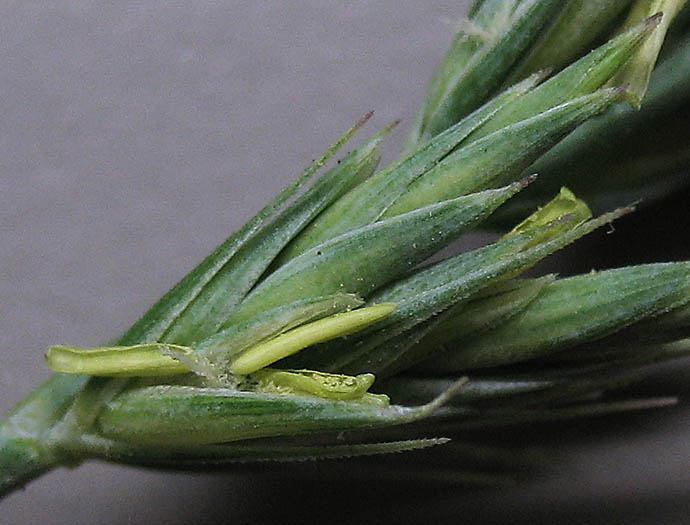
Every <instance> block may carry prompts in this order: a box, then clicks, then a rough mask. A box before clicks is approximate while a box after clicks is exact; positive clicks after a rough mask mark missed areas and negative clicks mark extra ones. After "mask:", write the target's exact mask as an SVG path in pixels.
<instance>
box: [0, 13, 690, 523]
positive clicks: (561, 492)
mask: <svg viewBox="0 0 690 525" xmlns="http://www.w3.org/2000/svg"><path fill="white" fill-rule="evenodd" d="M465 4H466V2H463V1H450V0H446V1H443V0H439V1H433V2H400V1H392V0H387V1H378V2H376V1H363V0H359V1H348V2H327V1H316V0H309V1H307V0H304V1H288V0H283V1H278V0H274V1H220V0H196V1H194V2H185V1H174V0H173V1H171V0H167V1H161V0H148V1H139V2H137V1H125V0H120V1H106V0H81V1H80V0H54V1H50V2H46V1H38V0H15V1H11V0H10V1H5V2H4V3H3V5H2V7H0V190H1V192H0V270H1V278H0V348H1V350H2V353H3V354H2V366H1V367H0V381H1V389H2V390H1V391H2V395H1V396H0V409H1V410H2V412H5V411H6V410H8V409H9V408H10V407H11V406H13V405H14V403H16V402H17V401H19V400H20V399H21V398H22V397H23V396H24V395H25V394H27V393H28V392H29V391H30V390H31V389H32V388H33V387H34V386H36V385H37V384H38V383H39V382H40V381H41V380H43V379H45V378H47V377H48V376H49V371H48V370H47V368H46V367H45V365H44V362H43V352H44V351H45V349H46V348H47V347H48V346H49V345H50V344H55V343H64V344H72V345H83V346H88V345H97V344H99V343H102V342H104V341H106V340H108V339H110V338H112V337H114V336H116V335H118V334H119V333H120V332H122V331H123V330H124V329H125V328H126V327H127V326H128V325H129V324H130V323H132V322H133V321H134V320H135V319H136V318H137V317H138V316H139V315H140V314H141V313H143V312H144V310H145V309H146V308H147V307H148V306H149V305H150V304H151V303H152V302H153V301H154V300H155V299H156V298H158V297H159V296H160V295H161V294H162V293H163V292H165V291H166V290H167V289H168V288H169V287H170V286H171V285H172V284H174V283H175V281H176V280H177V279H179V278H180V277H181V276H182V275H184V273H185V272H186V271H188V270H189V269H190V268H192V267H193V266H194V265H195V264H196V263H197V262H198V261H199V260H200V259H201V258H202V257H203V256H204V255H205V254H206V253H208V252H209V251H210V250H211V249H212V248H214V247H215V246H216V245H217V244H218V243H219V242H220V241H221V240H222V239H223V238H224V237H225V236H227V235H228V234H229V233H230V232H231V231H232V230H233V229H235V228H237V227H238V226H239V225H241V223H242V222H243V221H244V220H246V219H247V218H248V217H249V216H250V215H251V214H252V213H253V212H255V211H256V210H257V209H258V208H259V207H260V206H261V205H262V204H263V203H265V202H266V201H267V199H268V198H269V197H271V196H272V195H274V194H275V193H276V192H277V191H278V190H279V189H280V188H281V187H282V186H284V185H285V184H286V183H287V182H288V181H290V180H291V179H292V178H293V177H294V176H295V174H296V173H298V172H299V171H300V169H301V168H302V167H304V166H305V165H306V164H307V163H308V162H309V160H311V159H312V158H313V157H315V156H316V155H317V154H319V153H320V151H321V150H322V149H323V148H324V147H325V146H326V145H327V144H328V143H329V142H330V141H331V140H333V139H334V138H335V137H336V136H337V135H338V134H339V133H340V132H341V131H342V130H343V129H345V128H346V127H347V126H348V125H349V124H350V123H352V122H353V121H354V120H355V119H357V118H358V117H359V116H360V115H362V114H363V113H365V112H366V111H368V110H369V109H374V110H376V115H375V118H374V121H373V125H370V126H369V128H368V129H369V130H373V129H375V128H377V127H381V126H383V125H386V124H388V123H390V122H391V121H393V120H395V119H398V118H402V119H403V125H402V126H400V129H399V130H396V131H395V132H394V133H393V135H392V140H391V144H393V146H395V145H398V146H399V145H400V143H401V141H402V138H403V136H404V130H405V129H406V127H407V126H406V125H407V124H409V122H410V120H411V117H412V115H413V113H414V111H415V108H416V107H417V105H418V104H419V103H420V101H421V96H422V93H423V90H424V87H425V84H426V82H427V79H428V78H429V75H430V74H431V72H432V70H433V68H434V66H435V64H436V63H437V62H438V60H439V59H440V57H441V56H442V54H443V52H444V50H445V48H446V46H447V45H448V43H449V42H450V39H451V36H452V33H453V23H454V21H455V20H457V18H458V16H459V15H460V14H461V13H462V12H463V10H464V9H465ZM390 151H394V150H393V148H391V150H390ZM602 240H605V239H602ZM591 249H592V248H591V246H590V251H591ZM687 376H688V370H687V367H686V369H685V375H684V376H683V375H681V374H676V375H671V376H669V377H670V379H669V381H676V382H678V383H681V382H682V381H684V379H683V378H687ZM664 377H666V376H664ZM621 421H622V422H623V424H619V425H617V426H616V427H615V428H616V432H610V431H606V430H604V429H602V428H601V426H598V427H597V426H596V425H595V426H594V427H588V423H582V424H580V425H579V426H572V425H564V426H563V432H564V433H565V434H568V435H570V437H572V435H573V434H574V435H575V436H576V437H578V438H582V439H583V440H586V438H587V437H588V433H589V432H590V431H589V430H588V428H594V429H593V430H592V432H593V433H595V435H594V436H593V438H592V440H591V442H590V443H589V444H587V445H582V446H578V445H577V444H576V443H574V442H573V441H578V439H574V440H573V439H571V440H568V439H567V438H568V436H567V435H566V436H561V437H559V436H558V434H557V433H556V437H555V438H553V439H552V440H551V441H550V442H551V444H552V446H553V447H554V448H555V449H557V450H559V446H560V445H559V444H560V443H563V446H562V447H560V450H559V452H562V453H564V452H565V450H566V448H568V449H569V450H568V454H564V456H563V457H564V458H565V459H563V460H562V462H561V463H559V464H557V465H556V466H555V467H551V469H550V470H548V471H547V473H546V474H545V475H544V476H542V477H540V478H538V479H537V480H535V481H534V482H532V483H528V484H526V485H523V486H521V487H516V488H513V489H508V490H505V489H502V490H500V491H492V490H487V491H471V492H469V493H463V492H462V491H460V490H458V489H451V490H448V489H443V490H439V491H434V492H431V493H425V492H424V491H422V490H421V488H420V487H418V486H415V484H414V483H407V484H386V483H385V482H384V481H382V480H377V478H376V477H372V478H371V480H367V478H366V476H362V477H360V479H361V481H359V482H356V483H355V482H351V483H343V484H342V485H341V484H339V483H338V482H337V481H336V482H328V481H324V480H323V479H322V476H321V474H324V476H323V478H326V476H325V474H326V473H327V471H328V470H329V468H330V467H329V464H328V463H321V464H319V465H317V466H316V467H314V468H313V469H312V471H311V474H310V476H311V478H310V479H308V480H303V479H301V478H297V479H295V480H294V481H292V480H290V479H289V476H288V482H285V481H284V478H274V477H273V476H272V475H270V474H264V475H261V474H256V473H251V472H250V473H247V472H244V471H243V472H242V473H238V474H229V475H228V474H223V475H220V474H173V473H159V472H151V471H145V470H138V469H134V468H125V467H120V466H112V465H104V464H99V463H88V464H86V465H83V466H81V467H79V468H77V469H75V470H73V471H68V470H66V469H60V470H57V471H55V472H52V473H50V474H48V475H46V476H44V477H43V478H41V479H40V480H38V481H35V482H33V483H31V484H30V485H29V486H28V487H27V488H26V490H24V491H21V492H18V493H15V494H13V495H12V496H10V497H9V498H7V499H6V500H5V501H4V502H3V503H2V504H0V522H3V523H45V524H52V523H74V524H82V523H83V524H86V523H115V524H119V523H144V522H149V523H159V522H161V523H162V522H166V523H178V522H179V523H186V522H196V521H204V520H215V521H219V520H223V519H227V520H230V521H232V522H235V523H242V522H247V521H249V520H252V521H256V522H260V521H262V520H269V519H271V518H273V519H276V520H278V519H280V517H281V515H282V516H283V520H285V519H287V521H291V520H292V519H295V518H296V517H297V516H300V515H305V516H307V515H311V516H312V517H317V518H323V519H328V520H329V521H336V522H338V521H339V518H337V516H343V517H347V518H348V521H351V522H352V521H357V520H362V519H365V518H363V516H368V517H369V518H372V519H373V518H376V519H378V520H379V521H386V520H387V519H397V520H402V521H405V519H404V518H408V519H415V520H417V522H427V521H430V520H431V519H441V520H442V521H445V520H450V519H451V518H452V519H453V520H462V521H467V522H472V521H478V520H480V519H481V520H482V521H484V522H501V521H504V520H510V521H513V522H520V523H522V522H525V523H527V522H535V521H536V522H539V521H546V520H547V519H549V520H550V519H554V520H555V519H558V520H559V521H564V522H569V521H571V520H572V522H579V521H581V520H584V519H590V520H591V521H590V522H600V523H606V522H612V521H620V520H623V521H628V522H630V521H636V520H643V519H644V518H646V519H648V520H650V522H654V521H655V520H656V518H658V517H661V518H663V519H662V522H667V523H676V522H677V523H681V522H682V521H683V519H684V518H685V517H687V516H688V512H689V511H690V503H689V502H690V498H688V496H690V489H689V488H688V487H689V486H690V473H689V470H688V466H689V463H690V462H689V461H688V446H687V442H688V436H689V434H688V430H687V428H686V427H687V423H688V409H687V405H685V406H684V407H681V408H678V409H671V410H670V411H667V413H666V414H665V415H664V416H663V417H660V416H651V415H649V416H648V415H638V416H629V417H626V418H623V419H622V420H621ZM652 427H655V428H656V429H657V432H655V433H649V432H644V431H643V430H646V431H649V430H650V429H652ZM597 433H598V434H597ZM566 445H567V446H566ZM399 460H400V461H413V459H409V460H408V459H406V458H404V457H401V458H399ZM356 465H359V463H358V464H355V466H353V467H352V468H353V469H355V470H356V469H357V468H359V467H357V466H356ZM394 503H395V505H396V506H395V507H394ZM659 513H660V514H659ZM657 522H658V521H657Z"/></svg>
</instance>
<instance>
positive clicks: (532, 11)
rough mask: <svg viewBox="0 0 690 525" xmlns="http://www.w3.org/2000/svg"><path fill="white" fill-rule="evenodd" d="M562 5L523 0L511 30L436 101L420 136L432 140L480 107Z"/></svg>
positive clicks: (477, 57) (479, 55) (475, 59)
mask: <svg viewBox="0 0 690 525" xmlns="http://www.w3.org/2000/svg"><path fill="white" fill-rule="evenodd" d="M561 6H562V2H559V1H556V0H526V1H524V2H522V3H521V4H520V5H519V6H518V7H517V9H516V10H515V12H514V13H513V15H512V16H511V24H510V27H509V28H507V30H506V31H505V32H504V33H503V34H502V35H501V37H500V38H498V39H497V40H496V41H495V42H494V43H493V45H491V46H484V47H482V48H481V49H480V50H479V51H478V52H477V53H476V54H475V55H474V56H473V57H472V59H471V60H470V61H469V62H468V64H467V66H466V67H465V68H463V69H462V71H461V72H460V74H459V75H458V77H457V78H456V79H454V81H453V82H451V83H449V85H448V86H447V88H446V91H445V92H444V93H443V95H442V96H441V97H440V98H439V100H438V103H437V105H436V107H434V108H433V112H432V113H431V116H430V117H429V118H428V126H427V128H426V129H425V130H424V131H423V133H422V135H421V136H422V137H423V138H424V137H432V136H434V135H436V134H437V133H440V132H442V131H443V130H445V129H447V128H448V127H450V126H452V125H453V124H455V123H456V122H457V121H458V120H460V119H461V118H462V117H464V116H465V115H467V114H468V113H470V112H471V111H472V110H473V109H474V108H476V107H477V106H479V105H480V104H481V103H482V102H483V101H484V100H485V99H486V97H487V95H491V94H492V93H493V92H494V91H495V90H496V89H497V88H498V87H499V86H500V85H501V84H502V83H503V82H504V81H505V79H506V76H507V75H508V73H509V71H510V69H511V68H512V67H513V66H514V64H515V62H516V61H517V60H518V59H519V57H520V56H521V55H522V53H523V52H524V51H525V50H526V49H528V47H529V46H530V45H531V43H532V42H533V41H534V40H535V39H536V38H537V36H538V34H539V32H540V31H541V30H542V28H543V27H544V25H545V24H547V23H548V21H549V20H550V19H551V18H552V17H553V16H554V15H555V14H556V13H557V12H558V10H559V9H560V8H561Z"/></svg>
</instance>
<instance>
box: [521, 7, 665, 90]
mask: <svg viewBox="0 0 690 525" xmlns="http://www.w3.org/2000/svg"><path fill="white" fill-rule="evenodd" d="M631 3H632V0H616V1H614V2H592V1H591V0H570V1H568V2H565V7H564V8H563V9H562V10H561V12H560V13H559V15H558V17H557V19H556V20H555V21H554V23H552V24H551V26H550V27H549V28H548V30H546V31H544V32H543V34H542V36H541V37H540V39H539V41H538V42H537V43H536V44H535V45H534V46H533V47H532V49H531V50H530V52H529V53H528V54H527V55H526V57H525V58H524V59H523V61H522V62H521V64H520V66H519V67H518V68H517V69H516V70H515V71H513V72H512V73H511V75H510V78H509V81H508V82H514V81H516V80H519V79H521V78H524V77H525V76H526V75H528V74H530V73H533V72H535V71H540V70H542V69H545V68H552V69H553V70H555V71H558V70H560V69H561V68H563V67H564V66H566V65H568V64H569V63H571V62H572V61H573V60H574V59H576V58H578V56H580V55H581V54H582V53H583V52H584V51H586V50H587V47H588V46H589V45H590V43H591V42H593V41H594V40H595V39H596V38H597V37H599V36H600V34H601V33H602V31H604V30H606V29H609V28H610V26H611V24H612V23H613V22H614V21H615V20H616V18H618V17H619V16H620V15H621V14H622V13H623V12H624V11H625V10H626V9H628V8H629V7H630V4H631ZM655 12H656V11H654V12H651V13H649V15H647V16H651V15H653V14H654V13H655ZM640 21H642V20H638V22H640Z"/></svg>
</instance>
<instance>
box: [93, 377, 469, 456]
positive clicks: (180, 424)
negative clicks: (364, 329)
mask: <svg viewBox="0 0 690 525" xmlns="http://www.w3.org/2000/svg"><path fill="white" fill-rule="evenodd" d="M464 384H465V381H464V380H460V381H458V382H456V383H454V384H453V386H451V388H450V389H449V390H447V391H446V392H445V393H444V394H442V395H441V396H439V397H438V398H436V399H435V400H434V401H432V402H431V403H427V404H425V405H422V406H419V407H414V408H407V407H400V406H395V405H392V406H388V407H381V406H375V405H369V404H362V403H353V402H348V401H329V400H324V399H318V398H314V397H306V396H305V397H300V396H281V395H271V394H255V393H251V392H237V391H236V390H231V389H223V388H194V387H184V386H154V387H144V388H140V389H134V390H129V391H127V392H124V393H122V394H120V395H119V396H118V397H117V398H116V399H114V400H113V401H111V402H110V403H108V404H107V405H106V406H105V407H104V408H103V410H102V412H101V414H100V417H99V418H98V421H97V427H96V428H97V430H98V433H99V434H100V435H102V436H103V437H106V438H110V439H114V440H117V441H123V442H128V443H141V444H155V445H157V446H160V447H164V446H193V445H203V444H212V443H224V442H230V441H239V440H244V439H250V438H258V437H268V436H285V435H291V436H293V435H299V434H307V433H313V432H326V431H333V432H337V431H341V430H352V429H356V428H376V427H385V426H390V425H397V424H401V423H409V422H412V421H416V420H419V419H422V418H424V417H427V416H429V415H430V414H431V413H432V412H433V411H434V410H436V409H437V408H439V407H440V406H441V405H443V404H444V403H446V402H447V401H448V399H449V398H450V397H452V396H453V395H454V394H455V392H456V391H457V390H459V389H460V388H462V386H463V385H464Z"/></svg>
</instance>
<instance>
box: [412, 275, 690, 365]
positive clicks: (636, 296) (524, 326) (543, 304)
mask: <svg viewBox="0 0 690 525" xmlns="http://www.w3.org/2000/svg"><path fill="white" fill-rule="evenodd" d="M689 286H690V266H689V265H688V263H666V264H652V265H642V266H633V267H629V268H621V269H617V270H607V271H604V272H598V273H592V274H586V275H580V276H576V277H571V278H568V279H562V280H558V281H556V282H554V283H553V284H551V285H549V286H548V287H547V288H546V289H545V290H544V291H543V292H542V294H541V295H540V296H539V297H537V299H535V300H534V301H533V302H532V303H531V304H530V305H529V306H528V307H527V308H526V309H525V310H524V311H523V312H522V313H521V314H519V315H517V316H516V317H514V318H513V319H511V320H510V321H508V322H507V323H505V324H503V325H502V326H499V327H498V328H496V329H495V330H492V331H491V332H489V333H486V334H482V335H481V336H478V337H477V338H474V339H471V340H469V341H464V342H463V343H462V346H461V347H459V348H457V349H453V350H452V351H449V352H447V353H444V354H443V355H441V356H439V357H438V358H436V359H434V360H433V361H431V362H428V363H425V364H424V369H425V370H443V371H451V370H465V369H470V368H479V367H487V366H496V365H502V364H506V363H512V362H516V361H524V360H528V359H533V358H535V357H538V356H541V355H545V354H547V353H548V352H550V351H553V350H555V349H558V350H559V351H563V350H564V349H567V348H568V347H569V346H574V345H576V344H579V343H583V342H586V341H588V340H593V339H597V338H601V337H603V336H605V335H608V334H609V333H611V332H614V331H617V330H620V329H621V328H623V327H625V326H627V325H630V324H631V323H633V322H635V321H637V320H639V319H641V318H643V317H646V316H650V315H655V314H659V313H662V312H664V311H668V310H669V309H671V308H674V307H677V306H678V303H679V301H685V302H687V301H688V300H689V299H690V295H689V292H688V287H689Z"/></svg>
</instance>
